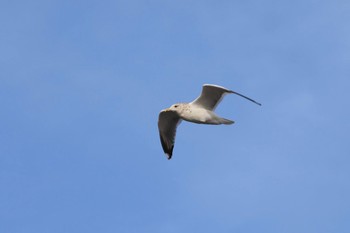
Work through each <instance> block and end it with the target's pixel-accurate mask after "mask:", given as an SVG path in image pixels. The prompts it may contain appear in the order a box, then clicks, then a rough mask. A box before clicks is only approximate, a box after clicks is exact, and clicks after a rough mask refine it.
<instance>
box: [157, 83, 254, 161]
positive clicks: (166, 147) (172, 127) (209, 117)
mask: <svg viewBox="0 0 350 233" xmlns="http://www.w3.org/2000/svg"><path fill="white" fill-rule="evenodd" d="M225 94H236V95H239V96H241V97H243V98H246V99H248V100H250V101H252V102H253V103H255V104H257V105H261V104H260V103H258V102H256V101H255V100H252V99H251V98H248V97H247V96H244V95H242V94H239V93H237V92H235V91H232V90H229V89H226V88H224V87H221V86H218V85H213V84H204V85H203V88H202V93H201V94H200V96H199V97H198V98H197V99H195V100H194V101H192V102H191V103H177V104H173V105H171V107H170V108H167V109H164V110H162V111H161V112H160V113H159V117H158V129H159V136H160V142H161V144H162V147H163V151H164V153H165V154H166V156H167V157H168V159H171V157H172V155H173V149H174V144H175V135H176V128H177V126H178V125H179V124H180V123H181V121H182V120H185V121H189V122H193V123H197V124H207V125H221V124H225V125H231V124H233V123H234V121H232V120H228V119H225V118H221V117H219V116H218V115H216V114H215V113H214V110H215V108H216V107H217V106H218V104H219V103H220V101H221V100H222V98H223V97H224V95H225Z"/></svg>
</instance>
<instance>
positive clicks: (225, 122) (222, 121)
mask: <svg viewBox="0 0 350 233" xmlns="http://www.w3.org/2000/svg"><path fill="white" fill-rule="evenodd" d="M220 123H221V124H225V125H232V124H233V123H235V122H234V121H231V120H229V119H225V118H220Z"/></svg>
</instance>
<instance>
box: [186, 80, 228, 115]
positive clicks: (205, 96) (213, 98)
mask: <svg viewBox="0 0 350 233" xmlns="http://www.w3.org/2000/svg"><path fill="white" fill-rule="evenodd" d="M227 93H234V92H233V91H231V90H228V89H226V88H224V87H220V86H217V85H212V84H204V85H203V89H202V93H201V95H200V96H199V97H198V98H197V99H195V100H194V101H193V102H191V103H190V104H193V105H198V106H200V107H202V108H205V109H207V110H210V111H214V110H215V108H216V106H217V105H218V104H219V103H220V101H221V100H222V98H223V97H224V95H225V94H227Z"/></svg>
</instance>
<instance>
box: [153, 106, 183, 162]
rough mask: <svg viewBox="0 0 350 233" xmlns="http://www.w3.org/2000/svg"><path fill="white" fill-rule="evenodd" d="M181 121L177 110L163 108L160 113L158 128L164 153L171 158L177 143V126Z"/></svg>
mask: <svg viewBox="0 0 350 233" xmlns="http://www.w3.org/2000/svg"><path fill="white" fill-rule="evenodd" d="M180 123H181V119H180V117H179V115H178V114H177V112H175V111H170V110H163V111H161V112H160V113H159V117H158V129H159V136H160V142H161V143H162V147H163V150H164V153H165V154H166V155H167V156H168V159H171V156H172V155H173V149H174V144H175V136H176V128H177V126H178V125H179V124H180Z"/></svg>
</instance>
